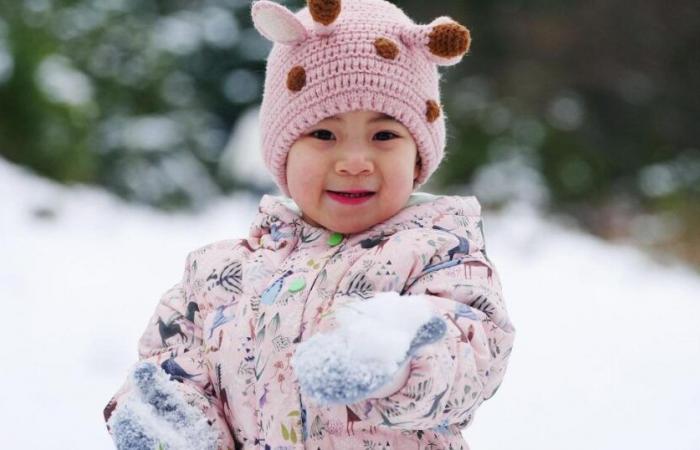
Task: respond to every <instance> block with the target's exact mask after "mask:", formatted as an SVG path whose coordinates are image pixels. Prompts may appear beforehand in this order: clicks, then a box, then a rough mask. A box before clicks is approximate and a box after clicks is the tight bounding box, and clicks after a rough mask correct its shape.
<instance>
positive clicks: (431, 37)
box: [401, 16, 471, 66]
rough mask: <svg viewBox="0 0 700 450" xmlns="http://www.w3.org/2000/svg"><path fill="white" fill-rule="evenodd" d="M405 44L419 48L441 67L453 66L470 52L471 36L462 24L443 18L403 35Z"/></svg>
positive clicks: (408, 30)
mask: <svg viewBox="0 0 700 450" xmlns="http://www.w3.org/2000/svg"><path fill="white" fill-rule="evenodd" d="M401 40H402V41H403V43H404V44H406V45H408V46H411V47H417V48H419V49H421V50H422V51H423V53H424V54H425V55H426V56H427V57H428V59H429V60H430V61H433V62H434V63H435V64H437V65H439V66H452V65H454V64H457V63H458V62H460V61H461V60H462V57H463V56H464V55H465V54H466V53H467V52H468V51H469V46H470V44H471V34H470V33H469V30H468V29H467V28H466V27H465V26H464V25H462V24H460V23H458V22H456V21H454V20H452V19H451V18H450V17H447V16H442V17H438V18H437V19H435V20H433V21H432V22H431V23H430V24H429V25H415V26H411V27H408V28H406V29H404V30H403V31H402V33H401Z"/></svg>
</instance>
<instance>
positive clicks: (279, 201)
mask: <svg viewBox="0 0 700 450" xmlns="http://www.w3.org/2000/svg"><path fill="white" fill-rule="evenodd" d="M480 214H481V205H480V204H479V201H478V200H477V199H476V197H474V196H448V195H434V194H429V193H426V192H414V193H412V194H411V195H410V197H409V199H408V201H407V202H406V206H404V208H403V209H402V210H401V211H399V212H398V213H396V214H395V215H394V216H392V217H390V218H389V219H387V220H385V221H384V222H380V223H378V224H375V225H373V226H372V227H370V228H368V229H367V230H364V231H361V232H359V233H355V234H350V235H346V236H345V238H346V239H347V241H348V244H350V245H353V244H355V243H357V242H360V241H362V240H364V239H367V238H371V237H377V236H380V235H382V234H383V235H384V236H389V235H392V234H394V233H396V232H397V231H400V230H406V229H410V228H431V227H432V224H433V223H434V222H436V221H437V220H438V219H439V218H440V216H444V215H459V216H465V217H466V216H470V217H474V216H479V215H480ZM332 234H333V232H332V231H331V230H328V229H326V228H323V227H316V226H313V225H311V224H309V223H308V222H306V221H305V220H304V219H302V218H301V210H300V209H299V206H298V205H297V204H296V203H295V202H294V200H293V199H291V198H289V197H286V196H274V195H269V194H266V195H263V197H262V199H261V200H260V204H259V206H258V213H257V214H256V215H255V218H254V219H253V223H252V225H251V227H250V237H251V238H254V239H260V240H261V243H263V244H265V243H267V244H268V245H264V246H269V245H272V247H273V248H281V247H286V246H287V245H289V244H293V245H297V246H306V245H314V246H315V245H326V246H328V239H329V238H330V236H331V235H332ZM268 235H269V236H268ZM270 238H272V239H270ZM263 241H264V242H263ZM281 241H286V242H285V243H284V244H282V243H281Z"/></svg>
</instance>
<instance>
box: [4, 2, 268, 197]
mask: <svg viewBox="0 0 700 450" xmlns="http://www.w3.org/2000/svg"><path fill="white" fill-rule="evenodd" d="M249 15H250V13H249V2H247V1H243V0H198V1H186V2H185V1H173V0H83V1H69V0H61V1H49V0H24V1H10V0H2V1H1V2H0V17H2V19H0V43H2V44H1V45H2V46H0V49H2V48H4V49H5V54H6V55H9V58H8V59H9V60H10V61H11V64H12V67H11V68H7V69H6V71H5V76H4V77H0V154H2V155H3V156H4V157H6V158H8V159H9V160H12V161H15V162H18V163H21V164H24V165H27V166H29V167H32V168H34V169H35V170H36V171H38V172H39V173H41V174H43V175H46V176H48V177H51V178H54V179H57V180H60V181H63V182H72V181H79V182H89V183H96V184H100V185H103V186H105V187H107V188H108V189H110V190H112V191H115V192H117V193H118V194H119V195H121V196H123V197H125V198H128V199H131V200H135V201H139V202H144V203H148V204H151V205H155V206H158V207H161V208H164V209H174V208H182V207H191V206H196V205H199V204H201V203H204V202H202V200H206V199H208V198H212V197H214V196H215V195H216V194H218V193H220V192H221V191H222V190H224V191H225V190H230V189H232V187H233V184H232V181H231V180H226V179H223V178H221V177H219V176H218V175H217V173H218V167H217V166H218V161H219V155H220V154H221V152H222V150H223V148H224V145H225V143H226V140H227V139H228V135H229V132H230V128H231V125H232V124H233V123H235V122H236V120H237V118H238V116H239V115H240V114H241V112H242V111H243V110H244V109H245V108H246V107H247V106H250V105H255V104H256V103H257V102H259V99H260V95H261V92H262V77H263V74H264V58H265V56H266V54H267V52H268V51H269V45H268V44H267V42H265V41H264V40H263V39H262V38H259V37H257V33H253V32H251V31H253V30H252V29H251V28H250V19H249ZM0 54H2V52H1V51H0Z"/></svg>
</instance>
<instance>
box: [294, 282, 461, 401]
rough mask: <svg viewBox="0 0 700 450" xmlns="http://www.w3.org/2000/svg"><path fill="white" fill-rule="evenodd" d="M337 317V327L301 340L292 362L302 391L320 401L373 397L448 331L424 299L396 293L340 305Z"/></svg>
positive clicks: (385, 293) (382, 293)
mask: <svg viewBox="0 0 700 450" xmlns="http://www.w3.org/2000/svg"><path fill="white" fill-rule="evenodd" d="M336 320H337V324H338V326H337V328H335V329H333V330H332V331H330V332H328V333H317V334H315V335H313V336H312V337H311V338H309V339H308V340H306V341H304V342H302V343H301V344H299V346H298V347H297V350H296V352H295V354H294V356H293V357H292V361H291V362H292V367H293V368H294V371H295V373H296V376H297V378H298V380H299V384H300V387H301V391H302V392H303V393H304V394H305V395H307V396H310V397H312V398H314V399H315V400H316V401H317V402H319V403H322V404H350V403H355V402H357V401H359V400H363V399H367V398H372V397H374V398H376V397H377V396H376V395H373V394H375V393H378V392H386V389H385V387H387V386H392V385H396V384H397V377H401V375H402V374H406V373H407V372H406V369H407V365H408V363H409V362H410V358H411V357H412V356H413V355H414V354H415V352H416V351H417V350H418V349H419V348H420V347H422V346H424V345H427V344H431V343H433V342H436V341H438V340H439V339H440V338H442V336H444V335H445V332H446V330H447V325H446V324H445V321H444V320H443V319H442V318H440V317H438V316H436V315H435V313H434V312H433V310H432V309H431V307H430V304H429V301H428V300H427V299H426V298H425V297H423V296H420V295H415V296H401V295H399V294H398V293H396V292H381V293H379V294H377V295H376V296H374V297H373V298H371V299H369V300H366V301H358V302H352V303H349V304H346V305H343V306H342V307H340V308H339V309H338V311H337V312H336ZM399 382H400V381H399ZM398 387H400V386H397V388H398Z"/></svg>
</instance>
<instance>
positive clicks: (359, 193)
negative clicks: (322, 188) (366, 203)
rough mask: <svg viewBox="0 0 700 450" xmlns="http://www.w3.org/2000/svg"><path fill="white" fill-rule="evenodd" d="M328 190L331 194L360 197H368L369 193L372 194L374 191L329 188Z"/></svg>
mask: <svg viewBox="0 0 700 450" xmlns="http://www.w3.org/2000/svg"><path fill="white" fill-rule="evenodd" d="M328 192H331V193H333V194H338V195H342V196H343V197H347V198H360V197H369V196H370V195H374V192H371V191H331V190H329V191H328Z"/></svg>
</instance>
